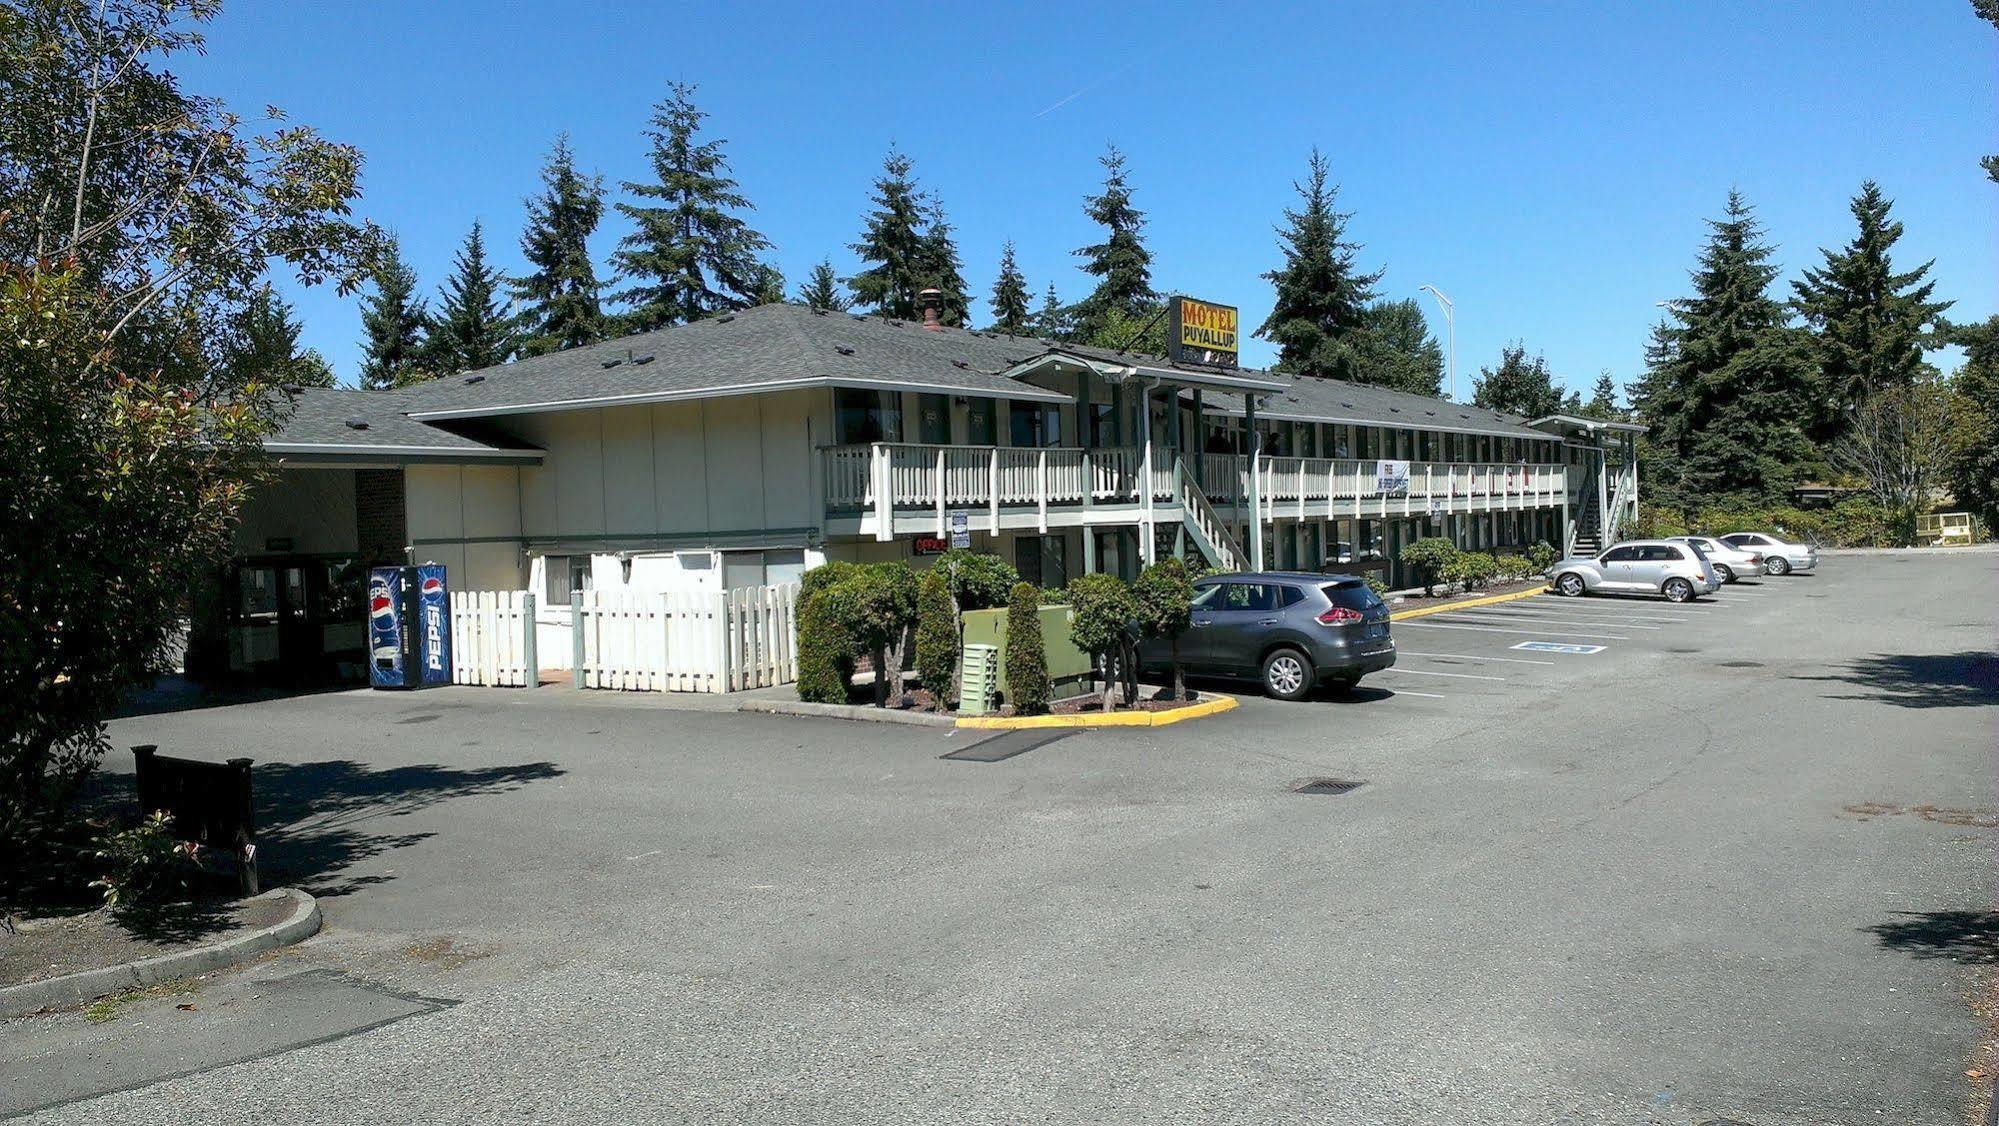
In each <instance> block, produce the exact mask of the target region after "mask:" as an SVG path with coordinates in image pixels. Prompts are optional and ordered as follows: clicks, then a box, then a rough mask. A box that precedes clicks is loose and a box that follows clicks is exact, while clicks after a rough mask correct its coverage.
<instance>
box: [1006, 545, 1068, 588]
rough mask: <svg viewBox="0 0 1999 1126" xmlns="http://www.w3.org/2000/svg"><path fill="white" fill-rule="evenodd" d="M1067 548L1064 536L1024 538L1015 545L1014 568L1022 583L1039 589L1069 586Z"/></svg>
mask: <svg viewBox="0 0 1999 1126" xmlns="http://www.w3.org/2000/svg"><path fill="white" fill-rule="evenodd" d="M1066 548H1067V545H1066V544H1065V543H1064V541H1063V539H1062V537H1061V536H1021V537H1019V538H1017V539H1015V540H1014V541H1013V565H1014V569H1015V570H1017V571H1019V572H1020V578H1021V581H1022V582H1028V583H1033V584H1034V585H1035V586H1038V587H1043V588H1048V587H1062V586H1067V585H1069V558H1068V552H1067V550H1066Z"/></svg>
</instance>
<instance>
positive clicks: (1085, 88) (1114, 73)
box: [1034, 59, 1137, 117]
mask: <svg viewBox="0 0 1999 1126" xmlns="http://www.w3.org/2000/svg"><path fill="white" fill-rule="evenodd" d="M1136 61H1137V60H1135V59H1134V60H1132V61H1131V62H1127V63H1125V64H1124V65H1123V66H1121V67H1119V68H1117V69H1116V70H1114V71H1111V72H1110V73H1109V74H1106V75H1104V76H1103V77H1102V78H1099V79H1097V80H1096V81H1095V82H1091V83H1088V84H1086V85H1085V86H1083V87H1082V88H1081V89H1079V90H1077V91H1076V92H1075V93H1073V94H1070V95H1069V96H1068V97H1066V98H1063V99H1062V100H1061V101H1059V102H1056V103H1055V104H1054V105H1052V106H1049V107H1048V108H1047V109H1045V110H1042V111H1041V112H1040V113H1037V114H1035V115H1034V116H1036V117H1047V116H1048V115H1049V114H1051V113H1054V112H1055V111H1056V110H1058V109H1061V108H1062V107H1063V106H1066V105H1068V104H1069V103H1070V102H1073V101H1075V100H1076V99H1077V98H1080V97H1082V96H1083V95H1084V94H1087V93H1089V92H1090V91H1092V90H1094V89H1096V88H1097V87H1099V86H1102V85H1103V84H1104V83H1106V82H1109V81H1110V80H1111V79H1113V78H1116V77H1117V76H1118V75H1120V74H1123V73H1124V72H1125V71H1127V70H1130V69H1131V67H1132V63H1133V62H1136Z"/></svg>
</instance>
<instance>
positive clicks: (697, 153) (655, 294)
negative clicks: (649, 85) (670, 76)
mask: <svg viewBox="0 0 1999 1126" xmlns="http://www.w3.org/2000/svg"><path fill="white" fill-rule="evenodd" d="M694 94H695V87H694V86H693V85H691V84H689V83H686V82H675V83H673V84H672V85H671V86H670V87H669V88H668V93H667V97H666V99H665V100H664V101H661V102H659V103H657V104H656V105H654V107H653V115H652V121H651V127H650V128H648V129H647V130H646V131H645V135H646V137H647V138H649V139H650V140H651V142H652V151H651V153H650V154H649V158H648V159H649V160H650V162H651V164H652V174H653V179H652V180H651V181H650V182H647V183H637V182H634V181H625V182H623V183H621V184H620V185H619V186H620V187H622V188H623V189H624V190H625V191H627V192H629V193H631V194H632V195H634V196H637V197H638V198H639V200H640V202H637V203H623V202H621V203H619V204H618V205H617V208H618V211H619V213H620V214H622V215H624V216H625V217H626V218H628V219H630V220H631V221H632V224H633V230H632V232H631V233H630V234H628V235H626V236H625V237H624V238H623V239H621V240H620V241H619V243H618V249H617V252H616V253H614V254H612V255H611V265H612V267H613V268H614V269H615V270H616V271H617V280H618V281H620V282H625V283H629V284H627V285H626V287H625V288H624V289H622V290H619V291H618V292H617V293H615V294H612V300H614V301H619V302H623V303H624V305H625V306H626V308H625V312H624V315H623V322H624V327H625V328H626V330H627V331H631V332H644V331H647V330H650V329H656V328H664V327H666V326H668V325H675V324H684V323H686V322H688V321H696V320H700V319H701V318H703V317H707V316H712V315H714V314H716V313H726V312H733V311H735V310H738V309H743V308H747V307H748V306H749V305H751V304H752V303H753V302H754V299H755V297H756V295H757V293H758V292H759V289H760V288H761V284H760V283H763V282H764V281H765V280H766V275H765V274H764V272H763V270H762V265H763V264H762V262H761V261H760V260H759V258H758V255H760V254H762V253H763V252H764V251H766V250H769V249H770V240H768V239H766V238H764V236H763V235H761V234H759V233H758V232H756V231H755V230H753V229H752V228H751V227H750V225H749V223H748V222H746V221H745V220H744V219H743V218H742V217H741V216H740V215H739V214H738V212H743V211H750V210H753V208H752V206H751V204H750V201H749V198H748V197H747V196H745V195H744V194H743V193H742V191H741V187H740V185H738V184H737V183H736V181H735V179H734V178H733V177H732V176H731V175H730V168H729V160H728V157H727V156H725V155H723V152H722V149H723V145H724V144H725V142H723V141H722V140H720V139H716V140H712V141H702V140H700V139H699V138H700V133H701V123H702V122H703V121H705V120H707V118H708V115H707V114H706V113H703V112H702V111H701V109H700V108H699V107H698V106H696V105H695V104H694Z"/></svg>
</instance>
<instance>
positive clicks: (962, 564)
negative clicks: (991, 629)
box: [931, 548, 1020, 610]
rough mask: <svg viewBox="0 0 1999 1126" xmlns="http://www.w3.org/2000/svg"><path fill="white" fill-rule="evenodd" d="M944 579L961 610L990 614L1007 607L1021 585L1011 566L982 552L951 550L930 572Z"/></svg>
mask: <svg viewBox="0 0 1999 1126" xmlns="http://www.w3.org/2000/svg"><path fill="white" fill-rule="evenodd" d="M931 570H933V571H937V572H940V573H942V574H943V575H944V581H945V582H946V583H948V584H949V585H950V591H951V599H952V601H954V602H956V603H957V605H958V609H960V610H992V609H997V608H998V607H1001V606H1004V605H1006V600H1007V597H1008V596H1009V595H1010V594H1012V593H1013V588H1014V586H1015V585H1016V584H1017V583H1019V582H1020V572H1019V571H1017V570H1015V569H1014V566H1013V564H1011V563H1008V562H1007V561H1006V560H1004V559H1001V558H1000V557H999V556H997V555H993V554H990V553H988V552H983V551H969V550H966V549H964V548H953V549H951V550H950V551H947V552H945V553H944V554H942V555H940V556H938V557H937V563H936V565H935V566H933V567H932V568H931Z"/></svg>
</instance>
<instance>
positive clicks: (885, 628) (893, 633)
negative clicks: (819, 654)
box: [822, 561, 916, 705]
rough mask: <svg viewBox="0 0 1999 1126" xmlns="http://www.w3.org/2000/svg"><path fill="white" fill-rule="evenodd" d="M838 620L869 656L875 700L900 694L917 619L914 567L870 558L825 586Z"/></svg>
mask: <svg viewBox="0 0 1999 1126" xmlns="http://www.w3.org/2000/svg"><path fill="white" fill-rule="evenodd" d="M826 596H831V597H832V598H833V599H834V605H835V606H836V607H837V608H838V613H839V614H840V616H841V624H842V625H843V626H844V627H845V629H846V630H847V632H848V634H849V635H851V636H852V637H853V639H854V641H855V643H856V644H857V645H858V646H859V647H860V648H861V649H863V650H865V651H866V652H868V653H870V654H872V655H873V658H874V666H875V703H876V704H877V705H881V704H885V703H887V702H888V700H889V698H890V697H895V698H897V699H900V698H901V696H902V670H903V665H904V663H905V662H906V661H907V660H908V657H909V653H908V647H909V634H910V627H911V626H913V625H914V624H915V623H916V572H915V571H913V570H911V569H910V566H909V564H907V563H903V562H900V561H897V562H894V563H870V564H868V565H867V566H865V567H861V568H858V569H857V570H856V571H855V572H854V574H853V575H852V576H851V577H850V578H847V579H845V580H843V581H841V582H840V583H838V584H837V585H835V586H833V587H830V588H828V590H827V591H826V592H825V594H824V595H822V597H826Z"/></svg>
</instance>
